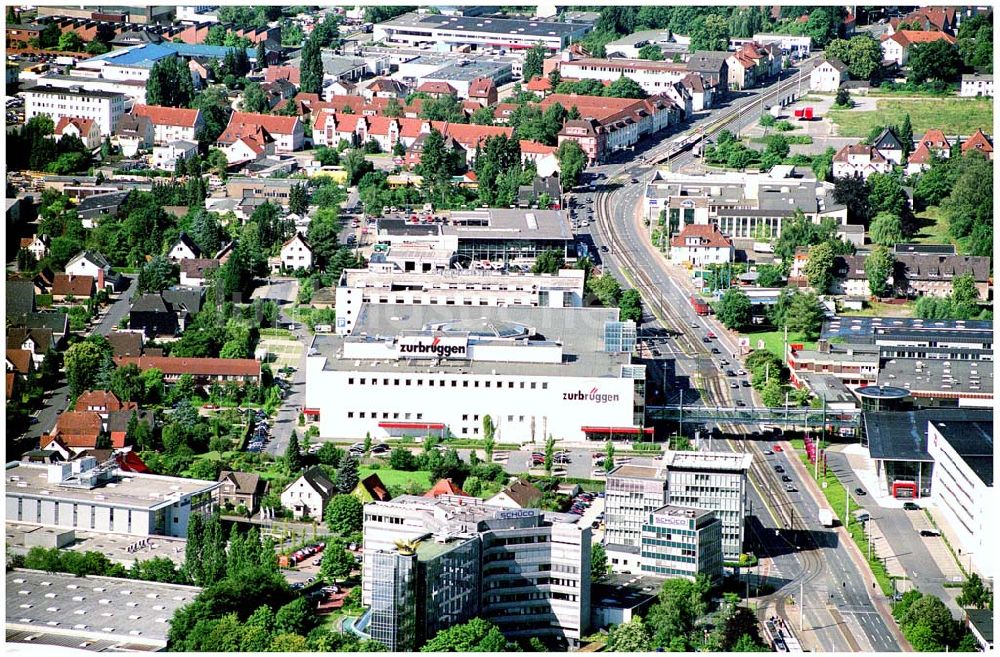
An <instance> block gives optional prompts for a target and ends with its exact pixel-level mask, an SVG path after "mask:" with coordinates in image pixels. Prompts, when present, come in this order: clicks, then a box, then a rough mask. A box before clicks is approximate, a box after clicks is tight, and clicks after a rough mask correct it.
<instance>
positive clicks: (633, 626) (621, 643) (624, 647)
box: [607, 616, 653, 652]
mask: <svg viewBox="0 0 1000 657" xmlns="http://www.w3.org/2000/svg"><path fill="white" fill-rule="evenodd" d="M652 649H653V644H652V637H651V636H650V633H649V628H647V627H646V623H644V622H643V620H642V616H633V617H632V620H630V621H629V622H627V623H623V624H621V625H613V626H612V627H611V629H610V630H608V645H607V650H608V651H609V652H649V651H651V650H652Z"/></svg>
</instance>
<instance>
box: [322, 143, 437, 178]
mask: <svg viewBox="0 0 1000 657" xmlns="http://www.w3.org/2000/svg"><path fill="white" fill-rule="evenodd" d="M432 132H435V131H434V130H432ZM438 134H440V133H438ZM341 164H342V165H343V166H344V169H345V170H346V171H347V179H348V184H349V185H357V184H358V181H360V180H361V179H362V178H363V177H364V176H365V174H367V173H370V172H372V171H374V170H375V167H374V166H373V165H372V163H371V162H369V161H368V160H367V158H365V152H364V151H363V150H361V149H360V148H352V149H351V150H349V151H347V152H346V153H344V154H343V155H342V157H341Z"/></svg>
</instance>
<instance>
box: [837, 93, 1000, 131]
mask: <svg viewBox="0 0 1000 657" xmlns="http://www.w3.org/2000/svg"><path fill="white" fill-rule="evenodd" d="M876 102H877V104H878V105H877V106H878V110H877V111H875V112H859V111H855V110H830V112H829V114H828V116H829V118H830V120H831V121H833V122H834V123H836V124H837V125H838V126H839V127H840V130H839V133H838V134H839V135H840V136H841V137H862V138H864V137H867V136H868V134H869V133H870V132H871V131H872V128H874V127H875V126H879V125H885V124H887V123H891V124H893V125H900V124H901V123H902V122H903V116H904V115H905V114H907V113H909V115H910V121H911V122H912V123H913V134H914V136H920V135H922V134H923V133H924V131H926V130H927V129H928V128H940V129H941V130H943V131H944V133H945V134H946V135H956V134H961V135H971V134H972V133H974V132H975V131H976V129H977V128H983V129H985V130H989V128H990V126H992V125H993V103H992V101H991V99H989V98H985V99H978V98H935V99H933V100H931V99H920V100H904V99H885V100H883V99H879V100H877V101H876Z"/></svg>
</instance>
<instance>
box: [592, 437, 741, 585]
mask: <svg viewBox="0 0 1000 657" xmlns="http://www.w3.org/2000/svg"><path fill="white" fill-rule="evenodd" d="M752 460H753V456H752V455H751V454H734V453H730V452H666V453H665V454H664V456H663V460H662V462H660V463H658V464H657V465H656V466H639V465H631V464H629V465H621V466H618V467H617V468H615V469H614V470H612V471H611V472H610V473H608V481H607V486H606V489H605V500H604V504H605V508H604V514H605V516H604V517H605V521H604V522H605V528H606V534H605V543H606V544H607V549H608V559H609V561H610V562H611V567H612V568H613V569H614V570H618V571H622V570H631V571H633V572H637V571H638V570H640V569H641V568H642V565H643V563H644V562H645V561H646V560H645V559H643V557H642V555H641V551H642V550H643V548H642V537H643V534H644V532H646V531H647V530H645V529H644V527H645V525H647V524H649V517H650V514H652V513H654V512H655V511H656V510H657V509H659V508H660V507H663V506H666V505H670V506H678V507H685V508H691V509H705V510H710V511H714V512H715V517H716V518H718V519H719V521H720V522H721V541H722V552H723V555H724V556H725V558H726V559H732V560H735V559H738V558H739V555H740V552H741V551H742V547H743V537H744V526H745V522H746V515H747V473H748V471H749V469H750V463H751V462H752Z"/></svg>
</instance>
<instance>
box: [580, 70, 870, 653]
mask: <svg viewBox="0 0 1000 657" xmlns="http://www.w3.org/2000/svg"><path fill="white" fill-rule="evenodd" d="M792 82H794V79H793V80H790V81H789V83H792ZM734 118H735V117H734ZM721 125H725V123H721V122H720V127H719V128H718V129H719V130H721V129H722V128H721ZM624 170H625V167H623V168H622V170H621V171H620V172H618V173H617V174H616V175H614V176H613V177H610V178H609V179H608V181H607V182H608V183H610V185H608V186H607V187H611V188H614V187H615V186H616V185H617V184H618V183H621V182H624V181H625V180H626V179H627V177H626V176H624V175H623V173H624ZM614 196H615V193H614V191H612V189H604V190H602V191H600V192H599V193H598V201H597V203H596V204H595V205H596V209H597V213H596V216H597V224H598V226H600V229H601V231H602V234H603V236H604V238H605V240H606V242H607V243H608V246H609V247H610V249H611V252H612V254H613V255H615V256H616V257H617V258H619V260H620V262H621V264H622V265H623V266H622V268H621V269H622V273H623V275H624V276H625V277H626V278H627V279H628V280H629V282H630V283H631V284H632V285H633V287H635V288H636V290H637V291H638V292H639V294H640V295H641V296H642V300H643V303H644V304H645V305H646V307H647V308H649V309H650V310H651V311H652V313H653V315H654V316H655V317H656V318H657V320H658V321H659V322H660V323H661V324H662V325H664V326H665V327H667V328H669V329H670V330H672V331H674V332H675V333H676V335H677V337H676V339H675V344H677V345H678V347H680V346H681V344H682V342H683V343H686V347H687V349H686V350H685V354H686V355H688V356H690V357H694V358H708V359H711V358H712V354H711V351H710V350H709V348H708V347H706V346H705V345H704V344H702V343H701V342H700V341H698V340H696V339H692V338H691V336H690V332H689V330H688V329H689V327H688V326H687V325H686V324H685V323H684V322H683V321H682V320H680V319H679V318H678V317H677V315H676V314H674V312H673V311H672V309H671V308H670V306H669V304H667V303H666V301H665V299H664V298H663V296H662V295H661V294H660V292H659V290H658V289H657V286H656V285H655V284H654V282H653V280H652V279H651V278H650V276H649V274H648V273H647V272H646V271H645V270H644V269H643V268H642V267H640V266H638V263H637V262H636V261H635V260H634V258H633V257H632V255H631V252H630V249H629V248H628V247H627V245H626V244H625V243H624V242H622V240H621V239H619V237H618V235H617V234H616V231H615V230H614V229H613V228H614V227H613V223H612V221H613V220H612V217H613V216H614V215H613V209H614V208H615V204H614ZM704 379H705V380H704V385H705V387H704V396H705V401H706V402H707V403H710V404H711V403H717V404H722V403H724V401H725V399H726V392H725V390H724V388H723V382H722V381H721V379H720V377H719V375H718V372H713V374H712V375H711V376H705V377H704ZM719 429H720V431H724V432H725V433H727V434H729V435H737V434H738V433H739V432H740V427H739V426H737V425H735V424H730V423H722V424H720V425H719ZM726 440H727V444H729V446H730V448H731V449H732V450H733V451H734V452H735V451H743V450H749V451H750V452H751V453H752V454H754V456H755V457H756V458H754V459H753V460H752V461H751V466H750V481H751V485H753V486H755V488H756V489H757V491H758V494H759V496H760V498H761V499H762V500H764V502H765V504H768V503H770V504H768V509H767V510H768V512H769V514H770V515H771V516H772V519H773V520H774V521H775V522H776V523H777V524H778V526H779V527H780V526H782V525H784V527H785V528H786V529H787V530H788V531H790V532H793V536H801V537H802V538H801V540H800V541H799V540H798V539H796V540H797V542H799V543H803V544H798V545H796V544H793V543H791V542H789V541H788V538H787V537H786V536H785V535H784V534H782V533H780V532H779V533H778V536H779V537H780V540H782V541H784V542H785V543H786V544H787V545H788V547H790V548H793V549H795V551H796V552H797V553H798V558H799V563H800V564H801V568H800V570H799V572H798V573H796V574H795V575H794V576H795V578H796V579H797V580H798V581H800V582H801V583H802V585H803V586H804V587H807V588H812V585H813V583H814V582H816V580H817V579H819V578H820V577H822V576H823V574H824V572H825V570H826V569H825V564H824V561H823V558H822V556H821V555H820V553H819V546H818V545H816V543H815V540H814V539H813V538H812V536H811V534H810V533H809V530H808V527H807V525H806V523H805V519H804V518H802V517H801V516H800V515H798V514H795V513H794V506H793V505H792V502H791V500H790V499H789V498H788V494H787V492H786V491H785V490H784V488H783V487H782V486H780V485H779V484H778V482H776V481H775V478H774V475H773V473H771V472H768V471H767V470H766V468H765V466H764V465H763V463H765V462H766V461H765V459H764V454H763V450H762V449H761V447H760V446H759V445H758V444H756V443H755V442H753V441H749V440H746V439H744V440H743V441H740V442H742V444H743V450H740V449H738V447H737V441H735V440H733V439H732V438H729V439H726ZM757 538H758V542H760V543H761V544H762V545H766V542H765V541H763V540H761V539H762V538H763V537H759V536H758V537H757ZM789 593H790V592H789V591H787V590H785V591H782V590H779V591H776V592H775V593H773V594H771V595H770V596H768V597H767V598H765V600H770V601H772V602H774V604H775V607H776V609H777V612H778V615H779V616H781V617H783V618H786V619H789V618H790V617H789V615H788V613H789V610H788V606H789V603H788V601H789V597H790V595H789ZM804 602H805V601H804V600H797V601H796V603H797V604H798V605H802V604H804ZM831 618H832V620H833V622H834V624H836V625H837V627H838V629H839V631H840V633H841V634H842V635H843V636H844V639H845V641H846V642H847V644H848V645H849V646H850V647H851V649H852V650H854V651H860V650H861V647H860V645H859V644H858V642H857V640H856V639H855V638H854V636H853V635H852V634H850V633H849V632H848V631H846V628H845V627H844V624H843V622H842V619H841V620H838V619H837V618H833V617H832V614H831Z"/></svg>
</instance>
